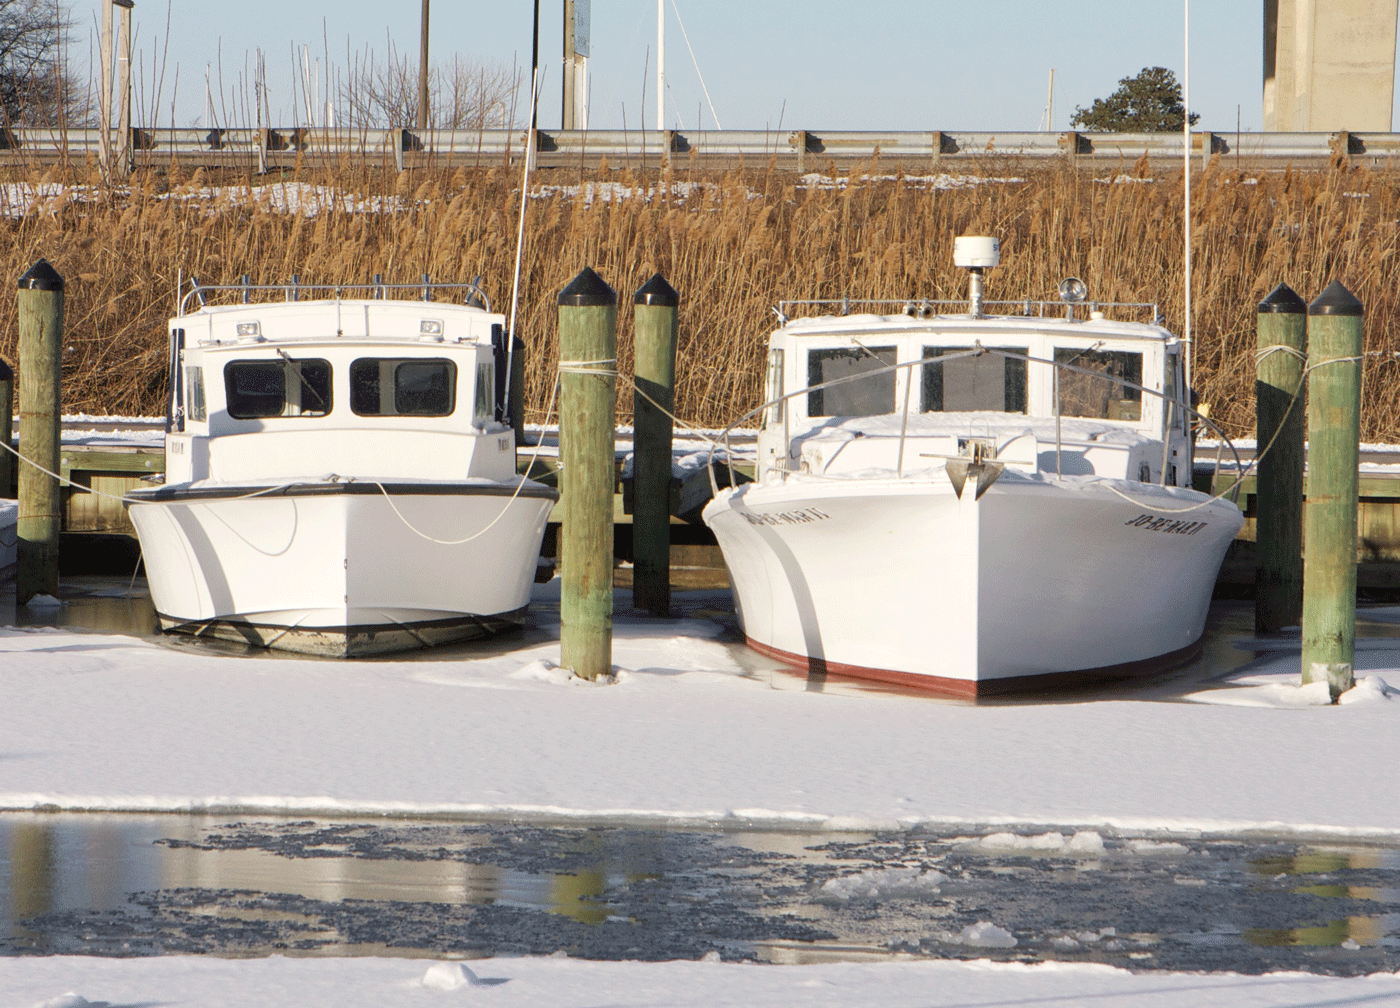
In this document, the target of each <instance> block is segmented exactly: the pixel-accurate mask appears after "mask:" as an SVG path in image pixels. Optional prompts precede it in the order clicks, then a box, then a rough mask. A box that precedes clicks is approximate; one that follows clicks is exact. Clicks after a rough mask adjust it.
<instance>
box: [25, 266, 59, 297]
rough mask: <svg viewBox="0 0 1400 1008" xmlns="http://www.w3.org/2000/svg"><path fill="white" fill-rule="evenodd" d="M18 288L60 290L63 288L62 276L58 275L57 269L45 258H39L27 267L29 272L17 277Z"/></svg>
mask: <svg viewBox="0 0 1400 1008" xmlns="http://www.w3.org/2000/svg"><path fill="white" fill-rule="evenodd" d="M19 288H20V290H43V291H61V290H63V277H61V276H59V275H58V271H57V270H56V269H54V268H53V267H52V266H50V265H49V261H48V260H47V259H40V260H39V261H38V262H36V263H35V264H34V265H33V266H31V267H29V272H28V273H26V274H24V276H22V277H20V278H19Z"/></svg>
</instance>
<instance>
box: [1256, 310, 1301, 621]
mask: <svg viewBox="0 0 1400 1008" xmlns="http://www.w3.org/2000/svg"><path fill="white" fill-rule="evenodd" d="M1307 311H1308V306H1307V305H1306V304H1304V303H1303V299H1302V298H1300V297H1299V296H1298V295H1297V294H1295V293H1294V292H1293V289H1292V288H1291V287H1289V286H1288V285H1287V284H1279V285H1278V286H1277V287H1275V288H1274V289H1273V291H1272V292H1271V293H1270V294H1269V296H1268V297H1266V298H1265V299H1264V300H1263V301H1261V302H1259V311H1258V336H1259V350H1258V376H1257V377H1256V379H1255V382H1254V401H1255V435H1256V437H1257V439H1258V440H1257V444H1258V447H1257V449H1256V451H1261V452H1262V451H1264V449H1265V446H1267V445H1269V444H1270V442H1272V447H1270V448H1269V449H1268V452H1267V453H1266V454H1265V455H1264V456H1263V457H1262V458H1261V459H1260V460H1259V465H1258V469H1257V470H1256V472H1257V477H1258V478H1257V487H1258V489H1257V491H1256V497H1255V515H1256V517H1255V538H1254V553H1255V556H1256V557H1257V558H1258V561H1259V568H1258V575H1257V576H1256V578H1255V582H1254V629H1255V632H1256V633H1273V632H1275V631H1277V630H1281V629H1282V628H1284V627H1286V626H1296V625H1297V624H1298V620H1299V618H1300V616H1301V613H1302V611H1303V436H1304V429H1305V427H1306V420H1307V407H1306V403H1305V401H1304V398H1303V397H1302V396H1301V395H1298V394H1297V393H1298V388H1299V386H1301V385H1302V383H1303V361H1304V359H1305V358H1306V356H1307V345H1308V336H1307ZM1290 407H1291V408H1290Z"/></svg>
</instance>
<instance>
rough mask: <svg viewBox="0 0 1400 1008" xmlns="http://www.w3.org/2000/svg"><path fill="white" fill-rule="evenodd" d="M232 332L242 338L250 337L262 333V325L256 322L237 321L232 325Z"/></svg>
mask: <svg viewBox="0 0 1400 1008" xmlns="http://www.w3.org/2000/svg"><path fill="white" fill-rule="evenodd" d="M234 332H236V333H238V335H239V337H241V338H243V339H250V338H252V337H254V336H261V335H262V326H260V325H259V324H258V323H256V322H239V323H238V324H237V325H236V326H234Z"/></svg>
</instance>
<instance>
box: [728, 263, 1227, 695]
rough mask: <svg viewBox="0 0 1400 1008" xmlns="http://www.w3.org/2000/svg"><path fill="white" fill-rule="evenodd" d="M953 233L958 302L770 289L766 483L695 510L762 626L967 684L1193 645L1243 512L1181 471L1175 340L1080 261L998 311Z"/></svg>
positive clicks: (833, 665) (781, 647)
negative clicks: (1056, 292) (1039, 292)
mask: <svg viewBox="0 0 1400 1008" xmlns="http://www.w3.org/2000/svg"><path fill="white" fill-rule="evenodd" d="M964 241H965V240H964V239H959V243H960V248H959V254H958V259H959V264H960V265H967V266H970V267H973V268H974V273H973V277H974V283H973V298H972V303H971V306H970V311H967V312H965V313H957V314H944V313H942V310H943V308H944V307H945V306H944V305H940V304H937V303H934V302H927V301H920V302H909V303H906V304H902V305H901V306H900V307H899V308H898V309H886V312H885V313H869V314H842V315H824V316H817V317H806V318H794V319H790V320H789V319H788V318H787V317H786V314H785V313H786V312H787V311H788V310H789V308H790V303H785V304H784V305H783V306H781V307H780V310H779V313H780V315H781V316H783V318H784V322H783V324H782V326H781V327H780V328H779V329H778V330H777V331H776V332H774V333H773V334H772V336H771V338H770V341H769V357H768V391H769V395H768V398H769V399H770V402H768V403H767V404H766V405H765V406H763V407H762V408H761V411H760V412H761V416H762V421H761V422H762V430H761V432H760V434H759V437H758V462H757V473H756V476H757V478H756V480H755V482H752V483H746V484H743V485H741V486H734V487H728V488H722V489H721V488H716V492H715V498H714V500H713V501H711V503H710V504H709V505H708V506H707V507H706V509H705V512H704V517H705V521H706V523H707V524H708V525H709V526H710V527H711V528H712V529H713V530H714V533H715V536H716V538H717V539H718V541H719V544H720V546H721V548H722V550H723V552H724V557H725V563H726V565H727V567H728V568H729V574H730V579H731V583H732V584H733V589H734V594H735V599H736V603H737V606H738V609H739V614H740V619H741V622H742V624H743V628H744V633H745V635H746V637H747V639H748V641H749V643H750V645H752V646H753V647H754V648H755V649H757V650H759V651H762V652H764V653H766V654H769V655H772V656H774V657H777V658H779V659H782V660H784V661H787V662H790V663H792V664H794V665H796V666H798V667H800V668H805V669H807V670H808V671H809V672H812V673H817V674H836V675H848V676H853V677H858V678H863V679H872V680H879V681H884V682H890V683H897V684H900V685H905V686H915V687H920V688H926V689H929V690H932V691H935V692H938V693H942V694H947V695H952V696H960V697H970V698H975V697H979V696H986V695H990V694H996V693H1008V692H1020V691H1024V690H1030V689H1037V688H1045V687H1050V686H1055V685H1064V684H1071V683H1075V682H1081V681H1085V680H1092V679H1097V678H1107V677H1116V676H1124V675H1132V674H1138V673H1144V672H1149V671H1154V670H1158V669H1161V668H1164V667H1168V666H1170V665H1171V664H1173V663H1177V662H1180V661H1181V660H1183V659H1184V658H1185V657H1187V656H1189V655H1190V654H1191V653H1192V652H1193V649H1194V648H1195V647H1196V646H1197V644H1198V642H1199V640H1200V638H1201V635H1202V633H1203V630H1204V625H1205V618H1206V612H1207V608H1208V606H1209V603H1210V597H1211V590H1212V588H1213V586H1214V583H1215V578H1216V575H1217V572H1218V570H1219V567H1220V562H1221V560H1222V558H1223V557H1224V554H1225V550H1226V548H1227V547H1228V545H1229V543H1230V541H1231V540H1232V539H1233V538H1234V537H1235V535H1236V533H1237V532H1238V531H1239V529H1240V527H1241V525H1242V523H1243V520H1244V519H1243V516H1242V515H1241V514H1240V511H1239V509H1238V507H1237V506H1236V505H1235V504H1233V503H1231V502H1230V501H1228V500H1220V499H1215V498H1212V497H1210V496H1208V495H1206V494H1203V493H1200V492H1198V491H1196V490H1193V489H1192V488H1191V487H1190V485H1189V483H1190V479H1191V453H1192V449H1191V444H1192V442H1191V431H1190V426H1189V425H1190V420H1189V417H1190V415H1191V411H1190V410H1189V408H1188V394H1187V391H1186V389H1185V385H1184V381H1183V367H1182V353H1183V352H1184V348H1183V346H1182V344H1181V342H1180V341H1179V340H1178V339H1177V338H1176V337H1175V336H1173V335H1172V334H1171V333H1170V332H1168V331H1167V330H1166V329H1165V328H1163V327H1162V326H1161V324H1160V320H1159V317H1158V314H1157V311H1156V306H1155V305H1132V306H1129V305H1089V306H1087V307H1088V309H1089V310H1088V311H1087V312H1084V313H1083V315H1082V316H1080V317H1076V314H1075V304H1076V303H1077V301H1078V300H1079V299H1081V298H1082V296H1083V285H1082V284H1081V283H1080V282H1079V281H1077V280H1076V281H1072V282H1071V281H1067V282H1066V284H1064V285H1062V287H1061V289H1062V293H1063V294H1067V295H1068V300H1066V301H1065V302H1064V303H1061V304H1054V305H1050V304H1047V303H1042V302H1035V301H1030V302H1027V301H1018V302H1013V303H1012V304H1014V306H1015V310H1016V314H1006V315H989V314H986V313H985V312H984V310H983V309H984V304H983V302H982V299H981V270H982V269H984V268H987V267H988V266H993V265H996V261H995V260H996V258H997V256H998V255H999V248H997V247H996V246H995V240H994V239H980V240H973V242H972V243H971V244H970V247H969V246H968V245H963V242H964ZM969 260H971V261H969ZM842 307H843V309H844V308H845V307H846V304H845V303H842ZM1133 310H1145V311H1150V319H1151V321H1148V322H1137V321H1120V320H1110V319H1109V318H1108V317H1107V315H1108V313H1109V312H1110V311H1113V312H1115V313H1123V312H1126V311H1133ZM1052 314H1053V316H1058V317H1052Z"/></svg>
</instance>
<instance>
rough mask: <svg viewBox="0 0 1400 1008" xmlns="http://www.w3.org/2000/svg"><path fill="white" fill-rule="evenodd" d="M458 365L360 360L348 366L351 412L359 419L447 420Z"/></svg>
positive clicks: (396, 359)
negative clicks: (406, 418)
mask: <svg viewBox="0 0 1400 1008" xmlns="http://www.w3.org/2000/svg"><path fill="white" fill-rule="evenodd" d="M456 395H457V365H455V364H453V363H452V362H451V361H450V360H440V359H437V358H427V357H409V358H403V357H388V358H385V357H361V358H360V359H359V360H357V361H355V362H354V363H353V364H351V365H350V408H351V409H352V410H354V411H355V412H356V413H358V414H359V415H360V416H447V415H448V414H449V413H451V412H452V410H453V408H454V406H455V402H456Z"/></svg>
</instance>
